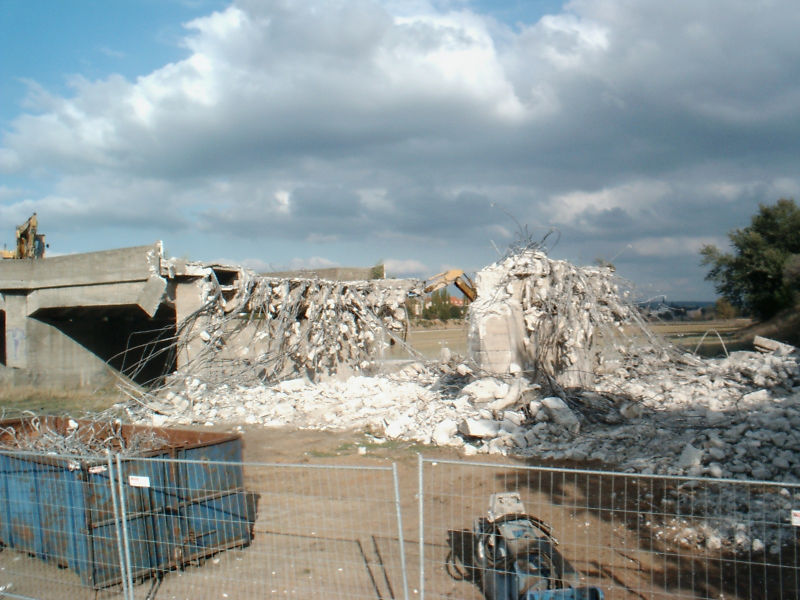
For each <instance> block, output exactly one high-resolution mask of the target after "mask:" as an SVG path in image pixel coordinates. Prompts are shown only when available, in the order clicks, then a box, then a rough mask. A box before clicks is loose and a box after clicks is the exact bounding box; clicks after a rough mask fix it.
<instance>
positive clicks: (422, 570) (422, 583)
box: [417, 453, 425, 600]
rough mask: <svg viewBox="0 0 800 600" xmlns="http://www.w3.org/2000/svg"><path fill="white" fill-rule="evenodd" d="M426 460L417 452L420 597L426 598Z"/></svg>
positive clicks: (423, 599) (421, 599) (422, 599)
mask: <svg viewBox="0 0 800 600" xmlns="http://www.w3.org/2000/svg"><path fill="white" fill-rule="evenodd" d="M424 464H425V463H424V461H423V459H422V454H420V453H417V500H418V502H419V598H420V600H425V521H424V517H425V503H424V501H423V499H424V497H425V488H424V487H423V483H422V479H423V477H422V473H423V466H424Z"/></svg>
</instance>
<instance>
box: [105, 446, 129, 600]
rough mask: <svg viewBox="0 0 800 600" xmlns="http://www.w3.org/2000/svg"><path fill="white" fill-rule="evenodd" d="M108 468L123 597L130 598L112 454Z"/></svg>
mask: <svg viewBox="0 0 800 600" xmlns="http://www.w3.org/2000/svg"><path fill="white" fill-rule="evenodd" d="M107 459H108V460H107V468H108V484H109V486H110V487H111V505H112V506H113V507H114V527H115V529H116V530H117V550H119V571H120V576H121V578H122V579H121V581H122V597H123V598H126V599H127V598H129V596H130V594H129V592H128V562H127V560H126V558H127V557H126V555H125V552H123V550H122V543H123V542H122V527H121V525H120V520H121V515H120V511H119V502H118V501H117V490H115V489H114V484H115V483H116V482H115V477H114V465H113V464H112V462H111V454H109V455H108V457H107Z"/></svg>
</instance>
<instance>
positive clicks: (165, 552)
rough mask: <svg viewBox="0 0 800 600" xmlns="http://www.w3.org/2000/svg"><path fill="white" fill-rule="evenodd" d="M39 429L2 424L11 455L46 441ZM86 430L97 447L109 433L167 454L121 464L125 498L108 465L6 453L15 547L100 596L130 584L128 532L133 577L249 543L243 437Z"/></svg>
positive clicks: (3, 518)
mask: <svg viewBox="0 0 800 600" xmlns="http://www.w3.org/2000/svg"><path fill="white" fill-rule="evenodd" d="M31 421H32V419H12V420H5V421H0V441H2V442H3V446H6V447H8V446H9V445H11V444H12V443H13V441H14V439H15V438H16V439H17V440H19V439H20V438H21V436H35V435H37V430H36V429H34V428H33V427H32V424H31ZM74 424H75V421H73V422H72V425H73V427H74ZM42 426H44V427H46V428H47V429H48V430H51V431H60V432H66V431H67V427H69V426H70V424H69V420H68V419H66V418H59V417H46V418H44V417H39V418H38V428H41V427H42ZM77 428H78V432H80V431H81V428H86V430H91V433H92V436H93V437H94V438H96V439H102V438H103V437H104V435H105V434H106V433H108V438H109V439H111V440H112V441H113V440H114V439H117V440H118V439H120V438H121V439H123V440H133V439H134V436H140V437H141V436H149V437H150V438H151V439H152V440H155V441H157V442H158V444H159V446H158V447H156V448H149V449H147V450H144V451H142V452H140V453H138V454H137V455H136V456H123V457H121V464H120V467H121V468H120V471H121V472H117V469H116V464H115V463H113V462H112V468H113V469H114V476H113V480H114V483H115V487H114V491H113V493H114V495H115V496H116V498H115V496H112V487H111V484H112V481H111V477H110V474H109V471H108V459H107V458H106V457H103V456H97V457H95V458H87V457H85V456H84V457H70V456H59V455H55V454H52V455H51V454H43V453H27V452H16V451H14V450H10V449H6V450H0V542H2V543H3V544H5V545H6V546H9V547H11V548H14V549H16V550H19V551H24V552H28V553H30V554H32V555H35V556H37V557H39V558H40V559H42V560H45V561H47V562H50V563H55V564H57V565H58V566H60V567H63V568H69V569H71V570H73V571H75V572H76V573H78V575H79V576H80V578H81V581H82V582H83V583H84V584H85V585H87V586H91V587H93V588H95V589H99V588H103V587H107V586H109V585H113V584H116V583H119V582H120V581H121V571H120V549H119V547H120V546H119V541H118V539H117V528H118V527H121V526H124V527H125V528H126V530H127V535H128V539H129V549H130V559H131V575H132V577H134V578H144V577H148V576H150V575H152V574H154V573H156V572H159V571H166V570H170V569H173V568H176V567H180V566H181V565H184V564H186V563H188V562H189V561H192V560H196V559H199V558H203V557H206V556H210V555H212V554H215V553H217V552H220V551H222V550H225V549H227V548H232V547H237V546H246V545H248V544H249V543H250V539H251V533H252V524H253V520H254V517H255V515H254V508H253V506H252V503H251V502H249V497H248V494H247V493H246V492H245V490H244V488H243V474H242V465H241V460H242V440H241V436H238V435H231V434H225V433H215V432H207V431H189V430H175V429H165V428H153V427H145V426H136V425H115V424H104V423H94V422H89V421H77ZM110 450H111V451H112V452H114V451H115V449H114V448H113V447H112V448H110ZM175 459H178V460H175ZM120 482H121V484H122V497H120V494H119V487H118V485H119V483H120ZM115 499H116V505H117V510H116V511H115ZM122 506H124V509H125V519H124V521H122V520H121V518H120V517H121V510H120V509H121V507H122Z"/></svg>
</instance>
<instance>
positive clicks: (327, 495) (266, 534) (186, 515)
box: [122, 459, 404, 599]
mask: <svg viewBox="0 0 800 600" xmlns="http://www.w3.org/2000/svg"><path fill="white" fill-rule="evenodd" d="M126 462H127V465H125V464H124V463H123V466H122V471H123V481H125V482H126V483H125V487H126V493H124V494H123V495H122V498H123V499H125V500H126V502H127V501H128V500H130V498H128V496H129V492H130V491H131V490H130V489H129V488H130V485H129V484H130V482H131V481H132V480H130V477H131V476H134V477H136V476H137V473H139V472H144V471H145V470H146V469H150V470H151V472H152V471H153V469H152V465H153V464H158V463H163V464H164V466H165V467H168V468H169V469H172V472H171V473H168V474H167V475H166V476H165V477H164V479H163V480H162V481H155V480H151V481H150V482H149V484H150V487H149V488H145V487H138V488H136V491H135V492H134V493H133V495H137V494H138V495H139V496H145V497H151V498H157V497H158V496H159V495H163V496H164V497H165V498H167V500H166V502H168V503H170V502H172V504H173V505H174V507H175V508H173V509H171V510H174V511H176V514H177V517H178V518H177V519H176V520H174V521H173V522H172V525H171V526H172V527H173V528H177V529H178V530H179V531H177V532H175V534H174V535H172V539H171V540H170V541H168V542H165V541H164V540H165V539H168V538H169V537H170V536H169V535H162V536H161V538H160V539H161V540H162V541H161V542H160V543H159V544H158V547H157V548H156V549H155V552H157V553H158V554H160V555H164V556H168V555H174V554H175V553H179V554H182V556H183V559H184V560H186V559H189V562H188V564H187V565H185V566H184V567H183V568H178V569H171V570H165V573H164V575H163V578H161V579H154V580H149V581H146V582H144V583H145V584H146V585H138V584H137V582H136V581H134V585H133V587H132V591H133V596H134V597H135V598H144V597H146V596H147V594H148V593H152V590H157V597H158V598H161V597H164V598H173V597H174V598H193V599H194V598H198V599H201V598H226V597H227V598H262V597H298V598H302V597H313V596H315V595H318V594H320V593H321V592H324V593H325V597H329V598H342V599H358V598H369V599H374V598H403V597H404V568H403V557H402V553H401V541H400V539H399V528H398V516H397V501H396V496H395V493H396V485H395V482H396V476H395V472H394V469H393V467H341V466H335V467H326V466H317V465H313V466H312V465H285V464H254V463H244V464H242V463H224V462H217V461H215V462H211V463H209V462H204V461H199V462H196V461H167V460H165V461H161V460H158V459H156V460H155V461H153V460H152V459H149V460H142V461H139V460H131V461H126ZM242 466H244V469H243V477H241V476H240V475H239V471H238V468H240V467H242ZM176 479H180V480H182V481H184V482H189V484H190V485H184V486H181V485H177V484H176V483H175V481H176ZM133 482H134V484H135V485H143V482H142V481H141V480H138V481H137V480H133ZM173 499H174V502H173ZM144 504H145V503H143V502H140V503H139V505H140V506H142V505H144ZM129 518H130V517H129ZM152 519H155V517H152ZM129 531H131V539H130V545H131V558H132V563H133V565H137V564H141V563H144V562H146V560H147V559H146V558H145V557H143V556H142V555H141V554H142V551H141V550H137V548H142V547H145V546H148V545H149V546H152V544H151V543H150V542H151V540H152V537H153V536H152V535H151V534H150V531H151V529H148V528H146V527H133V526H131V527H129ZM151 552H152V550H151ZM135 571H136V568H135V567H134V573H135ZM134 579H135V577H134Z"/></svg>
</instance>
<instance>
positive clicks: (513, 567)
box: [472, 492, 604, 600]
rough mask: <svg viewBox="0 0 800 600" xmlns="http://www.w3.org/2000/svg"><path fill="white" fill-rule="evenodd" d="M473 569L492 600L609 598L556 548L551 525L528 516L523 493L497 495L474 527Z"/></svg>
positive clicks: (596, 599)
mask: <svg viewBox="0 0 800 600" xmlns="http://www.w3.org/2000/svg"><path fill="white" fill-rule="evenodd" d="M472 534H473V540H474V548H473V554H474V555H473V567H474V568H475V569H476V570H477V573H478V576H479V578H480V585H481V589H482V591H483V594H484V596H485V597H486V600H603V598H604V596H603V592H602V590H600V588H597V587H594V586H582V585H581V582H580V576H579V574H578V573H577V571H575V569H574V568H573V567H572V565H570V564H569V562H567V560H566V559H565V558H564V557H563V556H562V555H561V553H560V552H559V551H558V550H556V548H555V546H556V545H557V544H558V540H556V538H555V537H553V535H552V533H551V528H550V526H549V525H548V524H547V523H545V522H544V521H542V520H541V519H539V518H538V517H534V516H533V515H529V514H527V513H526V512H525V507H524V506H523V504H522V500H521V499H520V495H519V493H517V492H506V493H501V494H492V495H491V496H490V498H489V511H488V516H487V517H482V518H479V519H476V521H475V523H474V527H473V532H472Z"/></svg>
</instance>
